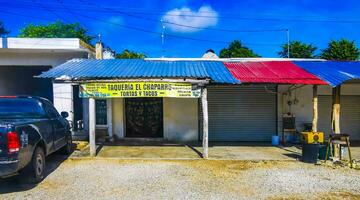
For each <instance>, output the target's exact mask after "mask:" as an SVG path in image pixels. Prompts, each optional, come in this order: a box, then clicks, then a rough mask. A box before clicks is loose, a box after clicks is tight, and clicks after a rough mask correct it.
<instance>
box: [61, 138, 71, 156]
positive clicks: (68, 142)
mask: <svg viewBox="0 0 360 200" xmlns="http://www.w3.org/2000/svg"><path fill="white" fill-rule="evenodd" d="M71 152H72V137H71V135H69V136H68V137H67V138H66V145H65V146H64V147H63V148H62V149H61V153H63V154H65V155H70V154H71Z"/></svg>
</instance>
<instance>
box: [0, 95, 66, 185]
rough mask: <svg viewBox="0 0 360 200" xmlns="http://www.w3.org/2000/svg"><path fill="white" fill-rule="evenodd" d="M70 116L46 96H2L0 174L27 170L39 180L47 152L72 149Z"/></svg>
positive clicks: (0, 175) (42, 173)
mask: <svg viewBox="0 0 360 200" xmlns="http://www.w3.org/2000/svg"><path fill="white" fill-rule="evenodd" d="M67 117H68V113H67V112H62V113H61V115H60V114H59V113H58V112H57V111H56V109H55V108H54V106H53V105H52V104H51V102H50V101H48V100H46V99H44V98H40V97H31V96H0V178H5V177H9V176H12V175H16V174H18V173H25V174H26V176H27V177H29V178H31V180H32V181H33V182H40V181H41V180H42V179H43V178H44V171H45V157H46V156H47V155H49V154H51V153H53V152H55V151H58V150H61V151H63V152H64V153H66V154H70V153H71V145H72V138H71V132H70V125H69V123H68V121H67V120H66V118H67Z"/></svg>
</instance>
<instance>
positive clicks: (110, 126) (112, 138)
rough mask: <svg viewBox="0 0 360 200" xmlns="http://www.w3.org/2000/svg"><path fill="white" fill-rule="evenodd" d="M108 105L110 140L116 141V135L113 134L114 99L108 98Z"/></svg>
mask: <svg viewBox="0 0 360 200" xmlns="http://www.w3.org/2000/svg"><path fill="white" fill-rule="evenodd" d="M106 105H107V125H108V135H109V138H110V141H111V142H112V141H114V135H113V125H112V99H107V100H106Z"/></svg>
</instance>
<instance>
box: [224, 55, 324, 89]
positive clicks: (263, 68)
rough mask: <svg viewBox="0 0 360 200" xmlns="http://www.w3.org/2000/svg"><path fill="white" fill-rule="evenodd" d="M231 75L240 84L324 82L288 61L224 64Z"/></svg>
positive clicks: (320, 83) (319, 83)
mask: <svg viewBox="0 0 360 200" xmlns="http://www.w3.org/2000/svg"><path fill="white" fill-rule="evenodd" d="M224 65H225V66H226V67H227V68H228V69H229V71H230V72H231V73H232V75H233V76H234V77H235V78H236V79H238V80H239V81H241V82H248V83H280V84H315V85H322V84H326V82H324V81H322V80H320V79H319V78H317V77H316V76H314V75H313V74H310V73H309V72H307V71H305V70H303V69H301V68H300V67H298V66H296V65H295V64H293V63H292V62H290V61H264V62H225V63H224Z"/></svg>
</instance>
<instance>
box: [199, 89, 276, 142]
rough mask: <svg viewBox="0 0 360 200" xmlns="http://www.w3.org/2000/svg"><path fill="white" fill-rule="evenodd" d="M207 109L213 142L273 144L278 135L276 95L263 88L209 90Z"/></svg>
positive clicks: (210, 136)
mask: <svg viewBox="0 0 360 200" xmlns="http://www.w3.org/2000/svg"><path fill="white" fill-rule="evenodd" d="M274 88H275V87H271V88H269V87H268V89H270V90H272V91H273V90H274ZM200 107H201V106H200ZM208 107H209V108H208V109H209V140H210V141H270V140H271V135H273V134H274V133H276V94H274V93H270V92H267V91H265V88H264V86H212V87H208ZM200 113H201V112H200Z"/></svg>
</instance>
